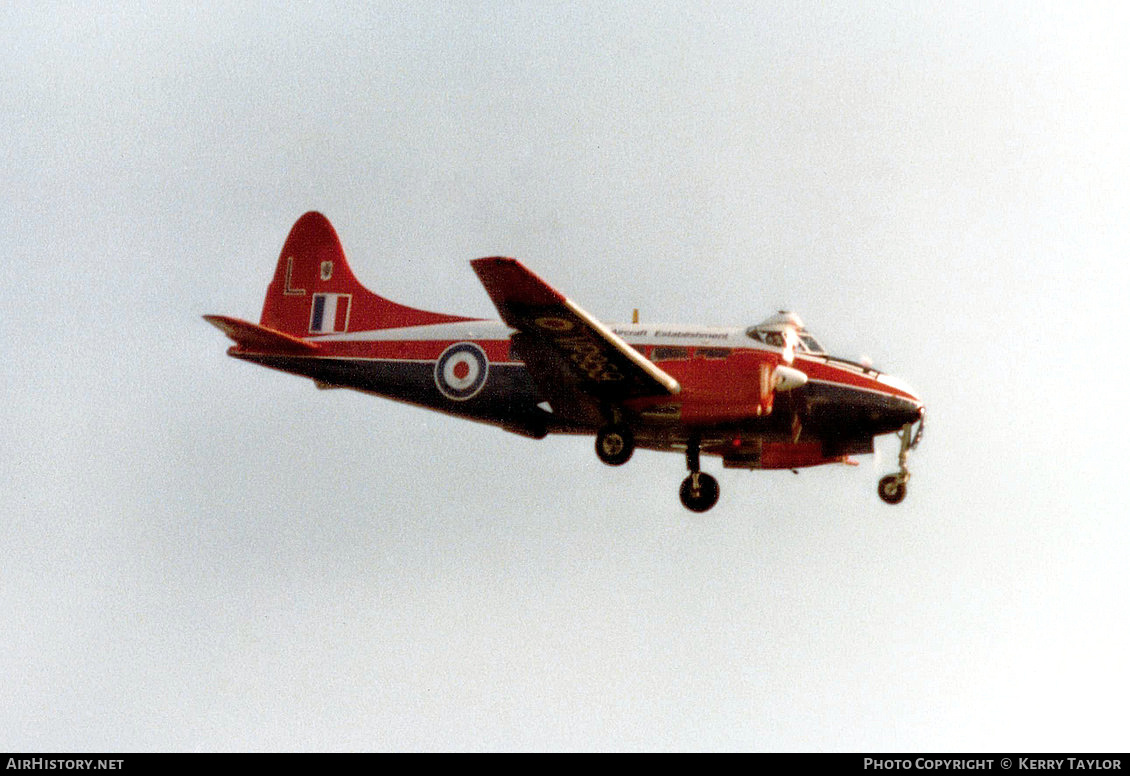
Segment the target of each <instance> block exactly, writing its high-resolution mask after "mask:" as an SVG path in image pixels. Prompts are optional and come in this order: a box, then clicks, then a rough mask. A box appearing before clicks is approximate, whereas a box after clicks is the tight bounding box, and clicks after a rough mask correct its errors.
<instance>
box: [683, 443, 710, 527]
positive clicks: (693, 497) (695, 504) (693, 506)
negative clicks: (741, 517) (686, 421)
mask: <svg viewBox="0 0 1130 776" xmlns="http://www.w3.org/2000/svg"><path fill="white" fill-rule="evenodd" d="M699 445H700V442H699V440H698V438H697V437H692V438H691V439H690V440H689V441H688V442H687V469H689V470H690V474H688V475H687V478H686V479H685V480H683V484H682V485H680V486H679V500H680V501H682V502H683V506H685V507H686V508H687V509H689V510H690V511H692V512H706V511H707V510H709V509H710V508H711V507H713V506H714V505H715V504H717V503H718V494H719V488H718V480H716V479H714V478H713V477H711V476H710V475H709V474H707V473H706V472H704V471H700V470H699Z"/></svg>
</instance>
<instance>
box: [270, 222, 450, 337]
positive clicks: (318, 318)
mask: <svg viewBox="0 0 1130 776" xmlns="http://www.w3.org/2000/svg"><path fill="white" fill-rule="evenodd" d="M466 320H471V319H469V318H465V317H462V316H457V315H445V314H443V313H433V312H428V311H426V310H417V309H414V308H412V307H406V306H404V305H401V304H397V303H396V302H391V301H389V300H388V299H385V298H384V297H382V296H378V295H377V294H374V293H373V292H372V291H370V290H369V289H367V288H365V287H364V286H363V285H361V284H360V283H359V282H358V281H357V278H356V277H354V275H353V271H352V270H351V269H350V268H349V264H348V262H346V260H345V252H344V251H343V250H342V248H341V241H340V240H339V239H338V236H337V232H335V231H334V228H333V226H331V225H330V222H329V221H328V220H327V219H326V217H325V216H323V215H322V214H321V213H315V212H310V213H307V214H306V215H304V216H302V217H301V218H299V219H298V221H296V222H295V224H294V227H293V228H291V230H290V235H289V236H287V238H286V243H284V244H283V249H282V253H280V254H279V263H278V266H277V267H276V268H275V277H274V279H273V280H271V284H270V286H268V287H267V298H266V300H265V301H264V302H263V315H262V316H261V317H260V319H259V323H260V324H261V325H262V326H265V327H267V328H269V329H274V330H275V331H280V332H284V333H286V334H290V335H292V336H296V337H309V336H316V335H319V334H340V333H345V332H350V331H368V330H372V329H392V328H399V327H402V326H422V325H425V324H431V323H452V322H455V321H466Z"/></svg>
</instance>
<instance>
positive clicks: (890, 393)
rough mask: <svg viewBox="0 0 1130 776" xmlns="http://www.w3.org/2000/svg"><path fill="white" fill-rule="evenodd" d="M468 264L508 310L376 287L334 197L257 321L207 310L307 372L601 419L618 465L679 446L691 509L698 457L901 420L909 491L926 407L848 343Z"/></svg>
mask: <svg viewBox="0 0 1130 776" xmlns="http://www.w3.org/2000/svg"><path fill="white" fill-rule="evenodd" d="M471 267H472V268H473V269H474V270H475V273H476V274H477V275H478V276H479V280H480V281H481V282H482V284H483V286H484V287H485V288H486V292H487V294H489V295H490V298H491V301H493V302H494V305H495V307H497V308H498V312H499V314H500V315H501V316H502V321H489V320H482V319H477V318H466V317H463V316H458V315H445V314H443V313H435V312H427V311H425V310H417V309H414V308H411V307H406V306H404V305H400V304H397V303H395V302H391V301H389V300H387V299H384V298H383V297H380V296H378V295H377V294H374V293H373V292H371V291H369V290H368V289H367V288H365V287H364V286H362V285H361V284H360V283H359V282H358V281H357V279H356V278H355V277H354V275H353V272H352V271H351V270H350V268H349V265H348V264H347V263H346V260H345V253H344V252H343V251H342V248H341V242H340V241H339V240H338V236H337V234H336V232H334V229H333V227H332V226H331V225H330V223H329V221H327V220H326V218H325V217H324V216H322V215H321V214H320V213H307V214H306V215H304V216H302V217H301V218H300V219H298V221H297V223H295V225H294V227H293V228H292V229H291V231H290V235H289V236H288V237H287V240H286V243H285V244H284V245H283V249H282V254H281V255H280V257H279V262H278V267H277V268H276V270H275V277H274V279H273V280H272V281H271V284H270V286H269V287H268V288H267V299H266V301H265V302H264V304H263V314H262V316H261V317H260V318H259V323H258V324H254V323H250V322H248V321H243V320H239V319H238V318H229V317H226V316H220V315H207V316H204V317H205V319H206V320H207V321H208V322H209V323H212V324H214V325H215V326H217V327H218V328H219V329H221V330H222V331H223V332H224V333H225V334H226V335H227V336H228V337H230V338H231V339H232V340H234V341H235V345H234V346H233V347H231V348H230V349H229V350H228V354H229V355H231V356H234V357H235V358H239V359H243V360H245V361H252V362H254V363H256V364H261V365H263V366H267V367H271V368H272V369H278V370H281V371H283V372H290V373H292V374H297V375H301V376H303V377H309V378H311V379H312V380H314V382H315V383H316V384H317V385H318V387H320V388H353V389H355V390H358V391H363V392H365V393H371V394H375V395H378V396H384V397H387V398H390V399H396V400H399V401H403V402H408V403H411V404H415V405H419V406H421V407H426V408H427V409H432V410H439V411H440V412H445V413H448V414H450V415H456V416H458V417H462V418H467V419H469V420H476V421H480V422H482V423H489V424H492V425H495V426H499V427H500V428H503V429H505V430H507V431H513V432H515V433H518V434H522V435H525V436H528V437H533V438H536V439H540V438H542V437H544V436H546V435H547V434H551V433H552V434H586V435H587V434H595V435H596V454H597V456H598V457H599V458H600V460H601V461H603V462H604V463H606V464H609V465H611V466H620V465H621V464H624V463H626V462H627V461H628V459H629V458H630V457H631V456H632V452H633V451H634V450H635V449H636V448H637V447H642V448H646V449H650V450H667V451H677V452H680V453H683V454H684V455H685V456H686V462H687V469H688V470H689V472H690V474H689V475H688V476H687V478H686V479H685V480H683V483H682V487H681V488H680V489H679V496H680V498H681V499H682V502H683V504H684V505H685V506H686V507H687V508H688V509H690V510H693V511H695V512H705V511H706V510H708V509H710V508H711V507H712V506H714V504H715V503H716V502H717V501H718V482H717V480H715V478H714V477H711V476H710V475H709V474H707V473H705V472H703V471H702V470H701V468H700V461H701V455H702V454H703V453H705V454H707V455H717V456H719V457H720V458H721V459H722V465H723V466H724V467H726V468H739V469H794V470H795V469H798V468H800V467H804V466H817V465H820V464H827V463H852V461H851V459H850V456H852V455H860V454H866V453H872V452H874V449H875V447H874V440H875V437H876V436H877V435H880V434H887V433H897V434H898V436H899V439H900V441H901V447H900V451H899V470H898V472H896V473H894V474H890V475H888V476H886V477H884V478H883V479H882V480H881V481H880V483H879V496H880V497H881V498H882V499H883V500H884V501H886V502H888V503H891V504H897V503H899V502H900V501H902V499H903V498H904V496H905V495H906V482H907V479H908V478H909V477H910V473H909V471H908V470H907V466H906V459H907V453H908V451H909V450H911V449H912V448H913V447H915V446H916V445H917V444H918V441H919V439H920V438H921V434H922V427H923V425H924V421H925V407H924V405H923V403H922V402H921V401H920V400H919V399H918V398H917V397H916V396H915V395H914V393H913V392H912V391H911V390H910V389H909V388H908V387H907V386H906V385H904V384H903V383H902V382H901V381H899V380H897V379H895V378H893V377H891V376H889V375H885V374H882V373H880V372H878V371H876V370H874V369H872V368H870V367H869V366H865V365H862V364H857V363H853V362H850V361H845V360H843V359H839V358H834V357H832V356H830V355H828V354H827V353H825V352H824V350H823V348H821V347H820V344H819V343H818V342H817V341H816V339H815V338H814V337H813V336H812V335H811V334H810V333H809V332H808V331H806V330H805V328H804V325H803V324H802V323H801V321H800V319H799V318H798V317H797V316H796V315H794V314H792V313H786V312H782V313H778V314H777V315H774V316H772V317H770V318H768V319H767V320H765V321H762V322H761V323H759V324H757V325H755V326H749V327H737V328H706V327H702V326H684V325H656V324H650V323H649V324H641V323H630V324H606V323H601V322H600V321H598V320H597V319H596V318H594V317H593V316H592V315H590V314H589V313H587V312H585V311H584V310H583V309H582V308H581V307H580V306H579V305H578V304H577V303H576V302H574V301H573V300H571V299H569V298H567V297H566V296H564V295H563V294H561V293H560V292H558V291H556V290H554V289H553V288H551V287H550V286H549V285H548V284H546V283H545V281H543V280H542V279H541V278H539V277H538V276H537V275H535V274H534V273H532V272H530V270H528V269H526V267H524V266H523V265H522V264H520V263H519V262H518V261H516V260H514V259H508V258H498V257H495V258H484V259H476V260H474V261H472V262H471Z"/></svg>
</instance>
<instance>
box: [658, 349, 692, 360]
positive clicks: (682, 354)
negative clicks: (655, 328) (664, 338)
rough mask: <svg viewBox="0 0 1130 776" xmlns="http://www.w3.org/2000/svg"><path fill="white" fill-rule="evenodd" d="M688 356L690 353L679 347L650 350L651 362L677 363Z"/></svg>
mask: <svg viewBox="0 0 1130 776" xmlns="http://www.w3.org/2000/svg"><path fill="white" fill-rule="evenodd" d="M688 355H690V351H689V350H687V349H686V348H684V347H682V346H681V345H662V346H660V347H656V348H652V351H651V360H652V361H678V360H679V359H683V358H686V357H687V356H688Z"/></svg>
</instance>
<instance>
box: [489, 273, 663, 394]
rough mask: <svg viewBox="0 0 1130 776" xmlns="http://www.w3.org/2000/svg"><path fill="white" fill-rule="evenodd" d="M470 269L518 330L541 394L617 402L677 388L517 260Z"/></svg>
mask: <svg viewBox="0 0 1130 776" xmlns="http://www.w3.org/2000/svg"><path fill="white" fill-rule="evenodd" d="M471 266H472V267H473V268H474V270H475V273H476V274H477V275H478V276H479V280H480V281H482V284H483V286H484V287H485V288H486V291H487V293H488V294H489V295H490V298H491V301H492V302H494V306H495V307H497V308H498V312H499V314H501V315H502V320H503V321H505V322H506V324H507V325H508V326H510V327H511V328H514V329H517V330H518V334H516V335H514V338H513V340H514V344H515V346H516V352H517V355H518V356H519V357H521V358H522V359H523V360H524V361H526V363H527V365H528V366H529V367H530V371H531V374H532V375H533V377H534V379H535V380H536V381H537V382H538V383H539V384H540V385H541V387H542V388H543V389H545V391H546V393H547V394H548V395H551V396H557V397H560V396H562V395H563V394H573V395H574V396H575V395H576V394H577V393H579V394H582V397H578V398H584V399H588V400H592V399H595V400H600V401H612V402H620V401H625V400H628V399H637V398H644V397H650V396H673V395H675V394H677V393H679V390H680V388H679V382H678V381H677V380H676V379H675V378H673V377H672V376H671V375H669V374H667V373H666V372H664V371H663V370H662V369H660V368H659V367H657V366H656V365H655V364H653V363H651V362H650V361H648V360H647V359H646V358H644V356H643V354H642V353H640V352H639V351H637V350H635V349H634V348H633V347H632V346H631V345H629V344H628V343H627V342H625V341H624V340H623V339H622V338H621V337H619V336H618V335H617V334H615V333H614V332H613V331H612V330H611V329H610V328H608V327H607V326H605V325H604V324H603V323H601V322H600V321H598V320H596V319H595V318H593V317H592V316H591V315H589V314H588V313H587V312H585V311H584V310H582V309H581V308H580V307H579V306H578V305H577V304H576V303H575V302H574V301H573V300H571V299H569V298H567V297H566V296H565V295H564V294H561V293H560V292H558V291H556V290H554V289H553V288H552V287H551V286H549V285H548V284H547V283H546V282H545V281H544V280H542V279H541V278H539V277H538V276H537V275H535V274H534V273H533V272H530V270H528V269H526V267H524V266H523V265H522V264H521V263H520V262H518V261H516V260H515V259H507V258H499V257H493V258H485V259H475V260H474V261H472V262H471ZM562 381H564V382H566V383H568V385H562V384H561V383H562ZM552 402H553V400H552V399H551V403H552Z"/></svg>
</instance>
